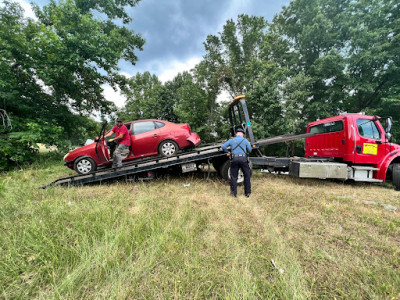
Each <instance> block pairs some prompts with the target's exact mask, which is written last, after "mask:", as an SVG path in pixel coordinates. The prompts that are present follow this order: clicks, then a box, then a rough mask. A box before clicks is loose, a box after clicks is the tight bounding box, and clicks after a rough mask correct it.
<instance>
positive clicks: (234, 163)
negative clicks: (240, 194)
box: [231, 156, 251, 196]
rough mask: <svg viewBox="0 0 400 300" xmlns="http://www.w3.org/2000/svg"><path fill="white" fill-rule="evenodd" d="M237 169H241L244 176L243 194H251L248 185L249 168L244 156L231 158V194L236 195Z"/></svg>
mask: <svg viewBox="0 0 400 300" xmlns="http://www.w3.org/2000/svg"><path fill="white" fill-rule="evenodd" d="M239 169H242V172H243V175H244V194H245V195H248V194H250V193H251V185H250V167H249V163H248V161H247V157H246V156H238V157H233V158H232V160H231V194H233V195H235V196H236V194H237V179H238V173H239Z"/></svg>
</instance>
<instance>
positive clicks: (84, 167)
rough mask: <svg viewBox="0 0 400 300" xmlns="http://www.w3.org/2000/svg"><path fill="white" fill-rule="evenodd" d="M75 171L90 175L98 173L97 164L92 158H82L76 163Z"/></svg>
mask: <svg viewBox="0 0 400 300" xmlns="http://www.w3.org/2000/svg"><path fill="white" fill-rule="evenodd" d="M74 169H75V171H76V172H78V173H79V174H83V175H85V174H89V173H91V172H94V171H96V169H97V164H96V163H95V162H94V160H93V159H91V158H90V157H81V158H78V159H77V160H76V161H75V164H74Z"/></svg>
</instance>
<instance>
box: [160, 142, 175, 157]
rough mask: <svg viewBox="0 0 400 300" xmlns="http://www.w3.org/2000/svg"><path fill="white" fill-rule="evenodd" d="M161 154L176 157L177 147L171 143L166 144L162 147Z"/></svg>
mask: <svg viewBox="0 0 400 300" xmlns="http://www.w3.org/2000/svg"><path fill="white" fill-rule="evenodd" d="M161 152H162V153H163V154H164V155H165V156H171V155H174V154H175V152H176V147H175V145H174V144H173V143H171V142H167V143H164V144H163V145H162V147H161Z"/></svg>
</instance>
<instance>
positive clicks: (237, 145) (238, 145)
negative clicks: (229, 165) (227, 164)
mask: <svg viewBox="0 0 400 300" xmlns="http://www.w3.org/2000/svg"><path fill="white" fill-rule="evenodd" d="M232 140H233V141H234V142H235V143H236V147H235V148H233V149H231V152H233V150H235V149H236V148H237V147H239V148H240V149H242V151H243V152H244V154H246V151H245V150H244V149H243V148H242V146H240V144H241V143H242V142H243V141H244V140H245V139H243V140H241V141H240V143H239V144H238V143H237V142H236V140H235V139H234V138H233V139H232Z"/></svg>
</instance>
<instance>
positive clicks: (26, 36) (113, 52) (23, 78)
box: [0, 0, 144, 157]
mask: <svg viewBox="0 0 400 300" xmlns="http://www.w3.org/2000/svg"><path fill="white" fill-rule="evenodd" d="M136 3H137V1H129V0H128V1H72V0H61V1H59V2H55V1H51V2H50V4H49V5H47V6H45V7H43V8H39V7H38V6H34V11H35V13H36V16H37V17H38V21H34V20H31V19H28V20H26V19H24V17H23V11H22V9H21V7H20V6H19V5H18V4H16V3H12V2H9V1H5V2H4V6H2V7H0V53H1V57H2V59H1V60H0V68H1V70H2V72H1V73H0V108H2V109H5V110H6V111H7V112H8V113H9V115H10V117H11V118H12V120H13V123H14V124H17V125H16V126H15V131H16V132H21V133H22V132H28V131H29V130H28V129H27V128H28V125H27V124H38V125H39V126H41V128H42V127H43V128H44V127H46V126H50V127H49V128H52V126H55V127H54V128H62V132H58V131H57V130H55V129H54V128H53V129H54V130H53V131H52V134H51V135H44V134H43V135H38V136H35V137H36V138H37V139H39V140H35V142H42V143H45V144H48V145H50V144H51V143H56V144H57V145H58V146H61V145H62V144H65V141H66V140H70V141H73V142H74V143H76V142H77V140H83V138H84V137H85V136H87V134H88V130H87V129H90V131H91V130H93V131H95V128H96V126H97V125H95V124H94V123H93V122H92V121H89V119H88V118H87V116H88V115H89V114H90V113H91V112H92V111H94V110H98V111H100V112H101V113H107V112H111V111H112V110H114V109H115V107H114V105H113V104H112V103H111V102H109V101H107V100H106V99H105V98H104V96H103V94H102V92H103V89H102V85H103V84H109V85H111V86H113V87H116V86H118V85H124V84H125V83H126V80H125V78H124V77H123V76H121V75H119V74H118V70H119V69H118V62H119V60H120V59H124V60H126V61H129V62H131V63H132V64H134V63H135V62H136V60H137V57H136V56H135V51H136V50H138V49H141V48H142V45H143V43H144V40H143V39H142V38H141V36H140V35H138V34H135V33H134V32H133V31H131V30H128V29H127V28H125V27H123V26H118V25H116V22H115V21H116V20H118V19H119V18H120V19H122V21H123V22H124V23H126V22H129V20H130V19H129V17H128V16H127V15H126V13H125V11H124V7H126V6H127V5H135V4H136ZM96 11H98V12H100V13H104V14H106V15H107V17H108V19H107V18H106V19H105V20H102V19H100V18H98V17H96V16H95V13H96ZM46 124H48V125H46ZM77 129H78V130H77ZM50 132H51V130H50ZM90 134H92V133H90ZM17 136H20V137H21V135H17ZM17 136H15V135H8V139H12V138H14V139H18V138H17ZM53 137H56V138H53ZM3 150H4V149H3ZM10 157H11V156H10Z"/></svg>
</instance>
